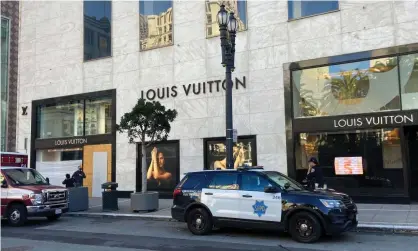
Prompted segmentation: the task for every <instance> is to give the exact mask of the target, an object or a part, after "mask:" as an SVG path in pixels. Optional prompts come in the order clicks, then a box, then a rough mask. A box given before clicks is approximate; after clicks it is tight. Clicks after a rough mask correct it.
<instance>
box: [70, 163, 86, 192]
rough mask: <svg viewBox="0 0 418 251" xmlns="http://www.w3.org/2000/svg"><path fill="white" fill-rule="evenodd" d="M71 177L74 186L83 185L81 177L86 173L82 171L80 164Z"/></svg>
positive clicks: (83, 177) (84, 176)
mask: <svg viewBox="0 0 418 251" xmlns="http://www.w3.org/2000/svg"><path fill="white" fill-rule="evenodd" d="M72 178H73V179H74V180H75V186H76V187H81V186H83V179H85V178H86V174H85V173H84V172H83V169H82V168H81V166H78V170H77V171H75V172H74V173H73V177H72Z"/></svg>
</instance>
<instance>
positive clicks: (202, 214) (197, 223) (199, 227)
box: [187, 208, 213, 235]
mask: <svg viewBox="0 0 418 251" xmlns="http://www.w3.org/2000/svg"><path fill="white" fill-rule="evenodd" d="M187 227H188V228H189V230H190V232H192V234H195V235H206V234H209V233H210V232H211V231H212V228H213V222H212V217H211V216H210V215H209V213H208V211H206V209H204V208H194V209H192V210H191V211H190V212H189V213H188V214H187Z"/></svg>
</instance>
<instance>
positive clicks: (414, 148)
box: [405, 126, 418, 201]
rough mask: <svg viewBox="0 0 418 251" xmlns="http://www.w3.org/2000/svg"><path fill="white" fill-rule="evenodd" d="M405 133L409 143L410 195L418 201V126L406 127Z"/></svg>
mask: <svg viewBox="0 0 418 251" xmlns="http://www.w3.org/2000/svg"><path fill="white" fill-rule="evenodd" d="M405 135H406V140H407V142H406V143H407V145H408V160H409V161H408V162H409V163H408V166H409V180H410V184H411V187H410V196H411V199H412V200H413V201H418V154H417V153H418V126H411V127H405Z"/></svg>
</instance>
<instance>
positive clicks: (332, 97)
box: [292, 57, 401, 118]
mask: <svg viewBox="0 0 418 251" xmlns="http://www.w3.org/2000/svg"><path fill="white" fill-rule="evenodd" d="M397 61H398V58H397V57H387V58H379V59H373V60H365V61H358V62H354V63H346V64H338V65H331V66H324V67H317V68H309V69H303V70H297V71H293V72H292V81H293V107H294V110H293V112H294V117H295V118H298V117H316V116H332V115H346V114H356V113H368V112H378V111H387V110H399V109H400V108H401V106H400V98H399V96H400V95H399V85H398V83H399V78H398V76H399V75H398V62H397Z"/></svg>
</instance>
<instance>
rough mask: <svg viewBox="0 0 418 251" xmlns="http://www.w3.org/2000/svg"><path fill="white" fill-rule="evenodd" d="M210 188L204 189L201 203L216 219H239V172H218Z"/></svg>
mask: <svg viewBox="0 0 418 251" xmlns="http://www.w3.org/2000/svg"><path fill="white" fill-rule="evenodd" d="M213 175H214V177H213V178H212V181H211V182H210V183H209V186H208V188H204V189H202V196H201V198H202V199H201V202H202V203H203V204H205V205H206V206H207V207H208V208H209V210H210V212H211V213H212V215H213V216H214V217H216V218H238V217H239V211H238V208H239V201H240V196H239V193H238V172H216V173H215V174H213Z"/></svg>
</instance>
